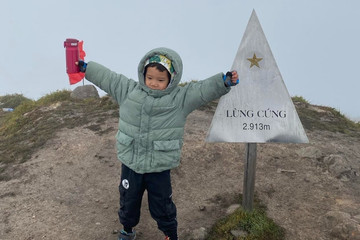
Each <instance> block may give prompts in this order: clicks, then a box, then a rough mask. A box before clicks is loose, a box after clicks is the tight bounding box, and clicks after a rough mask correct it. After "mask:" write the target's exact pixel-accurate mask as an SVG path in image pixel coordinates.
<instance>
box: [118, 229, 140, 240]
mask: <svg viewBox="0 0 360 240" xmlns="http://www.w3.org/2000/svg"><path fill="white" fill-rule="evenodd" d="M135 238H136V233H135V230H133V232H132V233H127V232H125V231H124V230H121V231H120V233H119V236H118V240H134V239H135Z"/></svg>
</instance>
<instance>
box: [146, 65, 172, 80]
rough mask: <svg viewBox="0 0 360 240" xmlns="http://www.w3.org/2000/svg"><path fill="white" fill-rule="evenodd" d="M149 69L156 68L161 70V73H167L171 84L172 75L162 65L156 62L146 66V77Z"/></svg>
mask: <svg viewBox="0 0 360 240" xmlns="http://www.w3.org/2000/svg"><path fill="white" fill-rule="evenodd" d="M148 67H155V68H156V69H157V70H159V71H160V72H163V71H166V73H167V75H168V77H169V82H170V80H171V74H170V73H169V71H168V70H167V69H166V68H165V67H164V66H163V65H161V64H160V63H156V62H153V63H149V64H148V65H146V67H145V70H144V77H145V75H146V72H147V69H148Z"/></svg>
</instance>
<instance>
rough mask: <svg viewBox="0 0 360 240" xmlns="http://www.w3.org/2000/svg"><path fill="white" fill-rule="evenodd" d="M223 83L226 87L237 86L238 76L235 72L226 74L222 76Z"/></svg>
mask: <svg viewBox="0 0 360 240" xmlns="http://www.w3.org/2000/svg"><path fill="white" fill-rule="evenodd" d="M224 83H225V85H226V86H227V87H230V86H235V85H237V84H238V83H239V75H238V73H237V71H231V72H227V73H226V75H225V76H224Z"/></svg>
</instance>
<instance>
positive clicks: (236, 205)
mask: <svg viewBox="0 0 360 240" xmlns="http://www.w3.org/2000/svg"><path fill="white" fill-rule="evenodd" d="M239 207H240V204H233V205H231V206H230V207H228V209H227V210H226V215H230V214H232V213H234V212H235V211H236V209H238V208H239Z"/></svg>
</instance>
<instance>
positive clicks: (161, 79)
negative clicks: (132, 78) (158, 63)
mask: <svg viewBox="0 0 360 240" xmlns="http://www.w3.org/2000/svg"><path fill="white" fill-rule="evenodd" d="M169 81H170V79H169V77H168V73H167V71H163V72H160V71H159V70H158V69H157V68H156V67H148V68H147V71H146V75H145V85H146V86H147V87H149V88H151V89H155V90H164V89H166V88H167V86H168V85H169Z"/></svg>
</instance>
